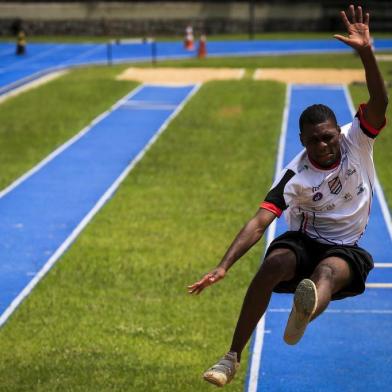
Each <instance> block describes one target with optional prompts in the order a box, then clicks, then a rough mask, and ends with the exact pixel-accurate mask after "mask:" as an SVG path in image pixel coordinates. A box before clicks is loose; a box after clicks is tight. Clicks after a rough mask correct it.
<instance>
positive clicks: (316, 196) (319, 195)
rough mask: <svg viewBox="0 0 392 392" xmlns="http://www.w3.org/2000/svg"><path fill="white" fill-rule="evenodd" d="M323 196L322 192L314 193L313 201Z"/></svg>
mask: <svg viewBox="0 0 392 392" xmlns="http://www.w3.org/2000/svg"><path fill="white" fill-rule="evenodd" d="M322 198H323V194H322V193H321V192H317V193H315V194H314V195H313V201H319V200H321V199H322Z"/></svg>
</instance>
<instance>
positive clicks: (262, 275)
mask: <svg viewBox="0 0 392 392" xmlns="http://www.w3.org/2000/svg"><path fill="white" fill-rule="evenodd" d="M296 264H297V263H296V255H295V253H294V252H293V251H292V250H290V249H275V250H273V251H271V253H270V254H269V255H268V256H267V257H266V259H265V260H264V262H263V263H262V264H261V267H260V269H259V270H258V272H257V273H256V275H255V277H254V278H253V280H252V282H251V284H250V286H249V288H248V291H247V293H246V295H245V299H244V303H243V305H242V309H241V313H240V316H239V319H238V322H237V327H236V329H235V332H234V336H233V341H232V344H231V348H230V352H229V353H228V354H226V355H225V356H224V357H223V358H222V359H221V360H220V361H219V362H218V363H216V364H215V365H214V366H212V367H211V368H210V369H208V370H207V371H206V372H205V373H204V378H205V380H207V381H209V382H211V383H213V384H215V385H218V386H223V385H225V384H227V383H229V382H230V381H231V380H232V378H233V377H234V374H235V372H236V369H237V367H238V366H239V365H238V363H239V361H240V359H241V353H242V350H243V349H244V347H245V345H246V343H247V342H248V340H249V338H250V336H251V335H252V332H253V330H254V329H255V328H256V325H257V323H258V321H259V320H260V318H261V316H262V315H263V314H264V312H265V311H266V309H267V306H268V303H269V301H270V298H271V294H272V290H273V289H274V287H275V286H276V285H277V284H278V283H279V282H282V281H286V280H290V279H292V278H293V277H294V275H295V270H296Z"/></svg>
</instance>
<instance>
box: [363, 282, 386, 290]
mask: <svg viewBox="0 0 392 392" xmlns="http://www.w3.org/2000/svg"><path fill="white" fill-rule="evenodd" d="M365 286H366V288H367V289H392V283H366V284H365Z"/></svg>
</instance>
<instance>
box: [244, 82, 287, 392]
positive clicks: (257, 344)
mask: <svg viewBox="0 0 392 392" xmlns="http://www.w3.org/2000/svg"><path fill="white" fill-rule="evenodd" d="M291 90H292V85H291V84H288V85H287V87H286V99H285V106H284V110H283V120H282V127H281V132H280V137H279V146H278V157H277V160H276V166H275V175H274V179H275V178H276V177H277V176H278V175H279V173H280V172H281V170H282V169H283V159H284V150H285V147H286V134H287V126H288V118H289V107H290V101H291ZM276 221H277V220H276V219H274V221H273V222H272V224H271V225H270V226H269V228H268V230H267V238H266V249H267V248H268V246H269V244H270V243H271V242H272V241H273V239H274V237H275V232H276ZM264 327H265V314H264V315H263V317H262V318H261V319H260V321H259V322H258V324H257V326H256V330H255V332H254V333H255V340H254V344H253V352H251V363H250V369H249V383H248V392H256V391H257V385H258V381H259V373H260V364H261V352H262V350H263V339H264Z"/></svg>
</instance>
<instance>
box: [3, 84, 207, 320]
mask: <svg viewBox="0 0 392 392" xmlns="http://www.w3.org/2000/svg"><path fill="white" fill-rule="evenodd" d="M200 86H201V84H197V85H195V86H194V88H193V89H192V90H191V91H190V92H189V93H188V95H187V97H186V98H185V99H184V100H183V101H182V103H181V104H180V105H178V107H177V110H175V111H174V112H173V113H172V114H171V115H170V116H169V117H168V118H167V120H166V121H165V122H164V123H163V124H162V125H161V127H160V128H159V129H158V131H157V132H156V133H155V135H154V136H153V137H152V138H151V140H150V141H149V142H148V144H147V145H146V146H145V147H144V148H143V150H141V151H140V152H139V154H138V155H137V156H136V157H135V158H134V159H133V161H132V162H131V163H130V164H129V165H128V166H127V167H126V168H125V169H124V170H123V172H122V173H121V174H120V176H119V177H118V178H117V179H116V181H115V182H114V183H113V184H112V185H111V187H110V188H108V189H107V191H106V192H105V193H104V194H103V195H102V196H101V198H100V199H99V200H98V202H97V203H96V204H95V206H94V207H93V208H92V209H91V210H90V212H89V213H88V214H87V215H86V216H85V217H84V219H83V220H82V221H81V222H80V223H79V225H78V226H77V227H76V228H75V229H74V230H73V231H72V233H71V234H70V235H69V236H68V237H67V239H66V240H65V241H64V242H63V243H62V244H61V245H60V247H59V248H58V249H57V250H56V252H55V253H53V255H52V256H51V257H50V259H49V260H48V261H47V262H46V263H45V265H44V266H43V267H42V268H41V269H40V270H39V271H38V273H37V275H36V276H35V277H34V278H33V279H32V280H31V281H30V282H29V283H28V285H27V286H26V287H25V288H24V289H23V290H22V291H21V292H20V293H19V295H18V296H17V297H16V298H15V299H14V300H13V301H12V302H11V304H10V305H9V306H8V308H7V309H6V310H5V311H4V312H3V314H2V315H1V317H0V326H2V325H3V324H4V323H5V322H6V321H7V319H8V318H9V317H10V316H11V314H12V313H13V312H14V311H15V309H16V308H17V307H18V306H19V305H20V303H21V302H22V301H23V300H24V299H25V298H26V297H27V296H28V295H29V294H30V292H31V291H32V290H33V288H34V287H35V286H36V284H37V283H38V282H39V281H40V280H41V279H42V278H43V277H44V276H45V274H46V273H47V272H48V271H49V270H50V268H51V267H52V266H53V265H54V264H55V262H56V261H57V260H58V259H59V258H60V256H62V254H63V253H64V252H65V251H66V250H67V248H68V247H69V246H70V245H71V243H72V242H73V241H74V240H75V239H76V238H77V236H78V235H79V234H80V232H81V231H82V230H83V229H84V228H85V227H86V226H87V224H88V223H89V222H90V221H91V219H92V218H93V217H94V215H95V214H96V213H97V212H98V211H99V210H100V209H101V207H102V206H103V205H104V204H105V203H106V202H107V201H108V200H109V199H110V198H111V197H112V195H113V194H114V192H115V191H116V189H117V188H118V187H119V186H120V184H121V182H122V181H123V180H124V179H125V177H126V176H127V175H128V173H129V172H130V171H131V170H132V169H133V168H134V167H135V166H136V164H137V163H138V162H139V161H140V160H141V159H142V158H143V156H144V155H145V153H146V152H147V151H148V150H149V149H150V147H151V146H152V145H153V144H154V143H155V141H156V140H157V139H158V137H159V136H160V135H161V134H162V132H163V131H164V130H165V129H166V128H167V126H168V125H169V123H170V122H171V121H172V120H173V118H174V117H175V116H177V114H178V113H179V112H180V111H181V110H182V108H183V107H184V105H185V104H186V103H187V102H188V101H189V100H190V99H191V97H192V96H193V95H194V94H195V93H196V92H197V91H198V90H199V88H200ZM143 87H145V85H141V86H139V87H138V88H136V89H135V90H136V92H138V91H139V90H140V89H141V88H143ZM135 90H134V91H132V92H131V93H130V94H127V96H126V97H125V98H123V99H121V100H120V101H119V102H117V103H116V104H115V105H113V106H112V108H111V109H109V110H108V111H107V112H105V113H104V115H101V116H99V117H98V118H100V119H101V120H102V119H103V118H104V117H106V116H107V115H108V114H109V113H110V112H111V111H112V110H113V108H115V107H118V106H119V105H121V104H122V103H123V102H124V99H129V97H131V96H132V95H134V94H136V92H135ZM91 127H92V125H91V126H90V127H89V128H87V130H86V131H85V132H84V133H86V132H87V131H88V130H90V129H91ZM84 133H83V134H84ZM79 135H80V134H79ZM78 138H80V136H79V137H78ZM74 141H75V140H74ZM74 141H73V142H74ZM70 144H71V143H69V144H68V145H70ZM56 151H57V150H56ZM61 151H62V150H61ZM58 154H59V152H57V154H56V155H58ZM51 159H53V157H52V158H51ZM46 162H49V160H47V161H46ZM41 167H42V166H41Z"/></svg>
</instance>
